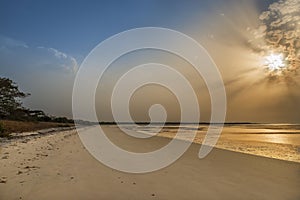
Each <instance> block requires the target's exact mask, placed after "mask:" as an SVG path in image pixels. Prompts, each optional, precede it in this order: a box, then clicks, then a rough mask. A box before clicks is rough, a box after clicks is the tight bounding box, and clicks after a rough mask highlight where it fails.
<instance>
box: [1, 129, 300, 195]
mask: <svg viewBox="0 0 300 200" xmlns="http://www.w3.org/2000/svg"><path fill="white" fill-rule="evenodd" d="M105 129H106V130H107V131H108V132H110V133H111V134H110V138H111V139H112V140H113V141H114V142H115V143H118V144H119V145H120V146H121V147H123V148H125V149H128V150H135V151H149V150H152V149H155V148H159V147H161V146H163V145H165V144H166V143H168V142H169V139H167V138H160V137H154V138H151V139H149V140H143V141H142V140H140V139H133V138H129V137H128V136H125V135H123V134H121V132H120V131H119V129H117V128H116V127H111V126H106V127H105ZM199 147H200V146H199V145H198V144H193V145H192V146H191V147H190V148H189V150H188V151H187V152H186V153H185V154H184V156H183V157H181V158H180V159H179V160H178V161H177V162H175V163H174V164H172V165H171V166H169V167H167V168H164V169H162V170H159V171H156V172H153V173H147V174H127V173H122V172H118V171H116V170H113V169H110V168H108V167H106V166H104V165H103V164H101V163H99V162H98V161H97V160H95V159H94V158H93V157H92V156H91V155H90V154H89V153H88V152H87V151H86V150H85V148H84V147H83V146H82V144H81V142H80V140H79V137H78V136H77V134H76V132H75V131H74V130H72V131H64V132H61V133H56V134H52V135H45V136H42V137H35V138H32V139H30V140H17V141H14V142H10V143H8V144H5V145H3V146H2V147H1V156H0V199H1V200H10V199H29V200H35V199H37V200H41V199H43V200H44V199H45V200H47V199H49V200H53V199H84V200H85V199H87V200H88V199H91V200H92V199H139V200H141V199H205V200H208V199H230V200H232V199H233V200H234V199H238V200H241V199H272V200H275V199H278V200H283V199H287V200H293V199H294V200H298V199H300V190H299V188H300V164H298V163H292V162H286V161H280V160H275V159H269V158H263V157H258V156H252V155H246V154H242V153H237V152H230V151H226V150H220V149H214V150H213V151H212V152H211V154H210V155H209V156H208V157H206V158H205V159H202V160H199V159H198V157H197V154H198V150H199Z"/></svg>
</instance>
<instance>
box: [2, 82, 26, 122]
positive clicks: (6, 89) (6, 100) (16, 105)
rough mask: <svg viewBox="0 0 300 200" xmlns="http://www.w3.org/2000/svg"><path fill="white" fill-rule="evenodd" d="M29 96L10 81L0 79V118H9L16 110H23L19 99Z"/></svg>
mask: <svg viewBox="0 0 300 200" xmlns="http://www.w3.org/2000/svg"><path fill="white" fill-rule="evenodd" d="M28 95H29V94H27V93H24V92H21V91H20V90H19V88H18V86H17V85H16V83H14V82H13V81H12V80H10V79H8V78H2V77H0V117H1V118H5V117H7V116H10V115H11V114H12V113H14V112H15V111H16V110H18V109H23V107H22V103H21V101H20V100H21V99H22V98H24V97H26V96H28Z"/></svg>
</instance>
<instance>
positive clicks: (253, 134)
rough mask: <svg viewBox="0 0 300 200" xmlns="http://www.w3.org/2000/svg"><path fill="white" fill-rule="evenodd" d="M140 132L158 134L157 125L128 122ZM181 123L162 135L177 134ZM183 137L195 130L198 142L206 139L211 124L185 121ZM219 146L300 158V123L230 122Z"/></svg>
mask: <svg viewBox="0 0 300 200" xmlns="http://www.w3.org/2000/svg"><path fill="white" fill-rule="evenodd" d="M128 128H130V129H133V130H135V131H137V132H140V133H143V134H151V135H154V134H155V133H156V130H157V129H156V127H155V126H152V127H142V126H139V127H138V126H128ZM178 128H179V126H178V125H165V126H164V128H163V129H162V130H161V131H160V133H158V134H157V135H158V136H161V137H168V138H174V137H175V136H176V133H177V131H178ZM181 128H182V130H183V131H184V136H183V137H181V138H179V139H182V140H191V138H192V136H193V134H192V133H193V132H194V131H196V132H197V135H196V137H195V139H194V142H195V143H200V144H201V143H202V142H203V139H204V137H205V135H206V132H207V129H208V125H197V124H184V125H182V126H181ZM216 147H217V148H222V149H227V150H232V151H238V152H243V153H249V154H254V155H260V156H265V157H271V158H277V159H282V160H289V161H294V162H300V153H299V149H300V125H299V124H230V125H225V126H224V128H223V131H222V134H221V136H220V138H219V141H218V143H217V145H216Z"/></svg>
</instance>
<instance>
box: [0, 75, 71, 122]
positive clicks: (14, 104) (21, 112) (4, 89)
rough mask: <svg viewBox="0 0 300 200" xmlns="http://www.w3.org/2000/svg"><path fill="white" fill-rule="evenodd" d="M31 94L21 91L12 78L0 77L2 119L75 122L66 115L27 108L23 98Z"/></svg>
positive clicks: (0, 110) (0, 111)
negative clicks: (49, 114)
mask: <svg viewBox="0 0 300 200" xmlns="http://www.w3.org/2000/svg"><path fill="white" fill-rule="evenodd" d="M29 95H30V94H29V93H24V92H22V91H20V89H19V87H18V85H17V84H16V83H15V82H13V81H12V80H11V79H9V78H4V77H0V119H7V120H17V121H18V120H19V121H43V122H58V123H73V120H71V119H68V118H66V117H53V116H48V115H47V114H45V112H44V111H42V110H30V109H28V108H25V107H24V106H23V105H22V101H21V100H22V99H23V98H25V97H28V96H29Z"/></svg>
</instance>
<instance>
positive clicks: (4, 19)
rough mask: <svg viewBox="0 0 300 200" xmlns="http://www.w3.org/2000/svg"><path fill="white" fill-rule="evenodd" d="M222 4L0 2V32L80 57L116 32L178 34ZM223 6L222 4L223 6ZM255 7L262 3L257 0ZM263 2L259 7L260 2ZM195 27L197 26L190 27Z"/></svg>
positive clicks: (68, 0) (147, 0)
mask: <svg viewBox="0 0 300 200" xmlns="http://www.w3.org/2000/svg"><path fill="white" fill-rule="evenodd" d="M229 1H230V2H232V1H233V0H227V1H226V2H224V1H220V0H218V1H213V2H214V3H210V1H197V0H194V1H159V0H143V1H138V0H136V1H87V2H86V1H78V0H75V1H72V0H63V1H58V0H54V1H37V0H35V1H28V0H25V1H15V0H7V1H3V0H1V1H0V5H1V6H0V30H1V31H0V34H2V35H4V36H7V37H11V38H14V39H16V40H20V41H24V42H25V43H28V44H29V45H32V46H45V47H53V48H56V49H59V50H61V51H63V52H66V53H68V54H72V55H73V56H75V57H83V56H85V55H86V54H87V53H88V52H89V51H90V50H91V49H92V48H93V47H94V46H95V45H96V44H98V43H99V42H100V41H102V40H104V39H106V38H107V37H109V36H112V35H114V34H116V33H119V32H121V31H125V30H127V29H131V28H136V27H143V26H161V27H166V28H172V29H175V30H179V31H184V30H186V29H187V28H188V27H187V26H188V25H189V24H191V23H193V20H195V19H194V18H195V16H198V18H197V21H196V22H195V23H199V24H201V19H202V20H207V19H206V17H205V16H206V15H207V14H208V13H210V12H215V11H216V8H217V7H220V8H221V9H220V10H219V12H220V13H221V12H222V6H224V4H226V3H228V2H229ZM222 2H223V3H222ZM256 2H257V5H258V9H262V8H264V7H265V6H266V5H267V4H268V3H267V1H257V0H256ZM261 2H263V3H261ZM195 25H196V24H195Z"/></svg>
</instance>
